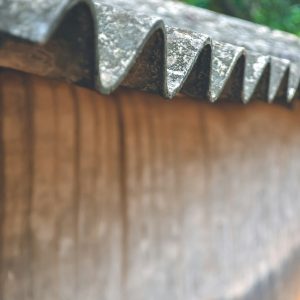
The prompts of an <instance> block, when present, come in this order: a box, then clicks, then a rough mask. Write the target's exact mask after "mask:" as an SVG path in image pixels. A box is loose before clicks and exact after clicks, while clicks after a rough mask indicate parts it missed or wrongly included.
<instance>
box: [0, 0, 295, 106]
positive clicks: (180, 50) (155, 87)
mask: <svg viewBox="0 0 300 300" xmlns="http://www.w3.org/2000/svg"><path fill="white" fill-rule="evenodd" d="M79 2H83V3H85V4H87V5H86V6H87V7H88V9H89V10H90V13H86V14H85V15H84V14H82V10H79V9H77V10H76V9H73V10H72V11H71V12H70V14H73V15H76V14H78V18H79V15H80V14H81V18H82V19H85V20H86V24H88V26H89V28H88V26H87V28H86V29H85V31H84V30H83V29H82V28H83V27H84V25H81V27H80V28H77V29H76V30H78V31H79V33H78V36H77V38H76V39H73V40H72V39H71V38H70V35H71V34H70V33H69V32H68V30H65V31H66V32H65V33H64V34H65V35H64V39H61V40H59V39H55V36H56V35H55V33H54V31H55V29H56V28H58V27H59V24H60V22H62V20H63V19H67V21H65V22H64V24H63V25H62V26H64V27H68V18H70V19H71V17H70V14H68V13H67V12H68V11H69V10H71V8H72V7H74V6H76V5H77V4H78V3H79ZM141 13H142V14H141ZM65 15H67V16H65ZM73 18H76V16H75V17H74V16H73ZM83 23H84V21H83ZM70 27H71V26H70ZM60 30H61V31H64V30H62V29H60ZM70 30H71V29H70ZM74 30H75V29H74ZM0 31H2V32H3V33H8V34H9V35H5V34H3V35H2V38H1V40H0V41H1V48H0V65H2V66H5V67H11V68H16V69H21V70H23V71H27V72H32V73H36V74H39V75H43V76H45V75H46V76H49V77H55V78H63V79H67V80H69V81H72V82H78V83H81V84H83V85H87V86H90V87H93V88H96V89H98V90H99V91H100V92H102V93H106V94H107V93H110V92H111V91H113V90H115V89H116V88H117V87H118V86H119V85H125V86H129V87H134V88H137V89H141V90H146V91H150V92H157V93H160V94H163V95H164V96H166V97H168V98H171V97H173V96H174V95H175V94H176V93H178V92H184V93H187V94H191V95H193V96H196V97H200V98H204V97H207V98H209V99H210V100H211V101H213V102H214V101H216V100H218V99H222V98H223V99H227V98H231V97H232V96H235V98H236V97H237V98H240V99H241V100H242V101H243V102H245V103H246V102H248V101H249V100H251V99H253V98H260V99H264V100H266V101H269V102H273V101H283V100H287V101H288V102H290V101H291V100H293V99H294V98H296V97H297V96H298V92H299V81H300V40H299V38H297V37H295V36H293V35H291V34H288V33H283V32H280V31H274V30H273V31H272V30H270V29H269V28H267V27H264V26H260V25H256V24H252V23H249V22H246V21H242V20H238V19H235V18H231V17H227V16H223V15H220V14H216V13H213V12H210V11H207V10H203V9H198V8H194V7H191V6H187V5H185V4H182V3H179V2H173V1H162V0H145V1H144V0H131V1H127V0H126V1H125V0H110V1H108V0H86V1H79V0H63V1H61V0H51V1H50V0H33V1H29V0H2V1H0ZM92 31H94V32H93V34H94V36H95V37H96V39H95V40H96V42H95V53H94V55H95V60H94V61H93V62H89V63H88V64H87V63H84V61H86V60H87V58H86V59H83V58H84V57H85V56H86V51H85V49H86V48H87V47H86V48H84V46H82V45H84V44H85V43H86V44H89V47H88V48H92V47H93V46H92V40H93V38H92V35H91V32H92ZM159 32H160V33H159ZM158 35H161V37H158ZM11 36H14V37H18V38H22V39H23V40H22V41H21V40H20V39H17V40H15V39H13V41H12V38H11ZM62 36H63V34H62ZM153 36H156V38H153ZM151 38H152V40H151ZM153 39H154V40H155V41H156V42H153ZM24 40H29V41H33V42H35V43H36V42H37V43H44V44H45V45H43V46H40V45H38V46H37V45H36V46H34V45H32V44H30V47H31V48H30V47H29V46H28V43H27V42H26V41H24ZM62 40H63V42H62ZM49 41H50V42H49ZM51 41H52V44H51ZM149 41H152V42H149ZM68 42H70V45H73V44H74V42H78V43H79V44H80V46H81V47H80V46H79V47H77V48H78V50H77V56H76V55H74V54H73V49H75V48H76V47H74V46H72V47H71V46H69V47H68V46H65V45H63V46H62V44H66V43H68ZM49 43H50V44H51V45H52V47H49ZM16 44H18V46H19V47H20V45H21V48H22V47H24V45H25V46H26V47H27V48H28V49H31V50H28V51H21V53H20V51H19V52H18V51H17V49H19V47H17V46H16ZM53 44H54V46H53ZM207 45H209V46H207ZM205 46H206V47H205ZM26 47H25V48H26ZM36 48H39V51H41V50H40V48H42V51H44V52H45V53H46V54H45V55H46V57H47V56H51V57H52V61H51V62H50V64H49V61H47V60H45V59H44V57H42V58H41V57H39V56H37V55H32V56H30V55H28V53H31V52H33V53H36V52H37V51H36ZM209 48H210V49H209ZM203 49H205V51H204V50H203ZM208 49H209V50H208ZM55 50H56V51H55ZM16 51H17V53H15V52H16ZM63 51H65V52H67V55H66V54H65V55H66V56H68V57H69V59H66V60H64V65H66V64H67V62H69V64H72V63H73V65H74V62H76V63H75V64H77V61H81V63H78V65H76V67H74V66H73V67H72V68H71V67H69V68H66V67H65V66H62V63H61V59H60V57H61V56H62V55H63V54H61V53H62V52H63ZM24 52H26V55H25V54H24ZM53 53H54V54H53ZM90 57H91V55H90ZM1 58H2V59H1ZM16 60H17V61H16ZM82 61H83V62H82ZM47 62H48V65H47ZM141 62H142V63H141ZM41 64H42V65H41ZM45 65H46V66H47V67H45ZM132 68H133V69H134V71H133V72H130V70H132ZM143 68H144V69H143ZM66 69H67V71H66ZM45 70H46V71H45ZM128 73H129V75H128ZM128 77H129V78H128Z"/></svg>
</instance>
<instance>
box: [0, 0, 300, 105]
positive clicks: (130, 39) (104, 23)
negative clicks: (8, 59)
mask: <svg viewBox="0 0 300 300" xmlns="http://www.w3.org/2000/svg"><path fill="white" fill-rule="evenodd" d="M12 2H13V1H12ZM78 3H86V4H88V6H89V8H90V10H91V12H92V16H93V19H94V20H93V22H94V26H95V40H96V45H95V46H96V70H97V73H96V74H95V77H96V82H97V84H96V89H97V90H98V91H100V92H101V93H104V94H109V93H111V92H112V91H114V90H115V89H116V88H117V87H118V86H119V85H126V86H130V87H134V88H138V89H141V90H145V91H149V92H158V93H160V94H162V95H163V96H165V97H167V98H172V97H174V96H175V95H176V93H178V92H180V91H183V92H185V93H189V90H188V89H187V88H186V87H187V84H186V83H187V81H189V80H190V77H191V74H193V73H195V72H196V71H197V72H200V73H201V70H198V69H199V68H201V64H200V65H199V57H200V56H201V54H203V55H206V56H207V57H206V59H207V61H208V64H209V65H210V68H209V69H208V70H206V72H207V71H208V72H209V76H208V77H207V78H208V79H209V82H208V83H203V84H202V85H201V84H200V85H199V86H200V87H201V86H205V85H206V84H208V85H209V89H208V93H207V94H206V97H207V98H208V99H209V100H210V101H211V102H215V101H217V100H218V99H220V98H222V97H223V96H224V95H222V94H223V93H224V89H225V88H227V85H228V84H231V83H232V80H233V78H232V76H234V70H235V69H236V68H237V67H238V64H239V62H240V61H241V59H242V60H245V61H246V63H245V66H242V68H243V70H242V72H241V74H243V78H240V80H241V81H242V90H241V91H240V92H241V100H242V101H243V102H244V103H247V102H248V101H250V100H251V99H253V98H254V96H255V92H256V89H257V87H258V86H259V85H260V84H261V79H262V77H263V76H268V75H265V73H266V70H267V68H268V67H271V76H268V77H269V78H268V80H267V81H266V83H263V84H264V85H267V86H261V87H260V88H261V89H265V90H267V91H269V93H268V99H266V100H268V101H269V102H272V101H274V99H276V97H277V96H278V94H279V93H281V92H282V91H280V89H281V87H282V85H283V84H284V80H286V81H287V85H288V86H287V88H286V91H285V92H284V95H280V97H281V98H282V97H283V98H284V101H288V102H290V101H291V100H293V98H295V97H296V95H297V90H298V89H299V81H300V75H299V74H298V73H299V72H298V69H297V66H296V63H290V62H287V60H283V59H279V58H270V59H269V58H268V57H267V56H266V55H260V54H255V55H256V64H257V68H256V70H255V66H254V65H251V59H250V58H253V53H251V52H250V51H248V50H245V49H244V48H242V47H237V46H233V45H230V44H224V43H220V42H217V41H212V40H211V39H210V37H208V36H206V35H201V34H200V33H196V32H193V31H187V30H181V29H178V28H173V27H167V29H166V28H165V26H164V21H163V20H161V19H160V18H157V17H149V16H146V15H140V14H133V13H132V12H126V11H124V10H123V9H121V8H119V7H115V6H112V5H107V4H104V3H102V2H101V1H98V0H93V1H92V0H85V1H77V0H68V1H64V2H63V5H60V6H59V9H60V11H57V7H56V8H55V10H54V12H55V13H54V14H53V15H51V17H52V18H49V19H48V22H49V23H47V26H48V27H47V28H46V29H45V28H44V29H43V30H42V31H41V32H42V34H41V33H38V34H36V33H35V32H30V30H33V29H32V28H34V26H32V25H31V26H29V27H27V30H28V31H27V34H25V33H26V32H25V33H24V32H21V33H18V31H14V30H13V24H14V23H13V22H14V21H13V20H12V21H11V22H12V23H11V28H12V29H8V28H6V27H5V26H4V27H3V24H2V23H1V19H0V29H2V31H4V32H6V33H9V34H11V35H14V36H15V37H19V38H22V39H24V38H25V39H28V40H31V41H34V42H39V43H44V42H45V41H47V40H49V39H50V38H51V35H52V33H53V31H54V29H55V28H57V27H58V23H59V22H60V21H61V20H62V19H63V16H64V15H65V14H66V13H67V12H68V11H70V10H71V8H73V7H74V6H75V5H76V4H78ZM34 13H35V12H34ZM36 13H37V14H38V12H36ZM49 14H50V13H49ZM44 24H46V23H44ZM6 25H7V24H6ZM18 26H19V27H20V28H21V27H22V24H21V23H20V24H18ZM117 29H119V30H117ZM158 32H161V34H162V40H163V44H162V45H159V47H160V48H161V49H157V47H158V46H157V45H151V44H149V40H151V39H152V38H153V36H155V35H157V33H158ZM82 38H84V37H82ZM208 45H210V47H211V53H209V52H207V51H206V52H205V51H204V49H205V47H206V46H208ZM147 47H153V49H152V48H150V49H145V48H147ZM155 47H156V52H157V53H158V52H161V53H162V54H161V55H162V57H163V60H162V63H163V66H162V68H158V67H157V72H162V77H161V76H156V77H155V76H154V75H153V74H152V77H155V78H154V79H153V78H150V77H149V76H148V77H147V74H145V78H144V82H142V81H143V78H137V76H136V77H134V76H132V69H136V70H137V69H139V70H138V73H136V74H142V72H141V69H142V68H143V65H139V66H138V68H137V67H136V65H137V63H138V61H143V63H144V64H145V66H146V65H147V64H148V65H151V63H152V62H151V61H148V62H147V61H146V60H145V59H148V57H150V56H151V55H150V54H151V51H152V50H153V52H154V48H155ZM180 47H181V48H180ZM146 50H147V51H146ZM110 52H112V54H110ZM187 52H188V53H187ZM145 53H147V55H148V56H147V57H146V58H145V57H144V59H141V57H142V56H145ZM204 59H205V58H204ZM260 60H261V62H260ZM249 61H250V63H249ZM289 64H291V68H289ZM251 66H252V69H253V72H254V71H256V72H257V74H253V73H251V72H252V70H251ZM11 67H14V66H11ZM145 69H146V67H145ZM149 69H151V70H152V72H153V71H156V70H155V68H149ZM136 70H135V72H137V71H136ZM278 70H281V71H282V72H278ZM144 73H145V72H144ZM127 77H130V80H129V81H130V83H128V80H127ZM135 78H136V80H139V82H138V83H137V84H135V82H134V80H135ZM150 79H151V80H152V81H154V80H156V81H157V80H158V79H160V80H162V81H163V82H162V88H160V87H159V86H160V85H159V83H156V84H154V83H152V84H151V86H150V85H149V84H147V80H150ZM202 79H203V77H202ZM297 82H298V83H297ZM156 87H157V89H156ZM158 87H159V88H158ZM193 94H199V95H201V94H202V92H201V91H198V92H195V91H193Z"/></svg>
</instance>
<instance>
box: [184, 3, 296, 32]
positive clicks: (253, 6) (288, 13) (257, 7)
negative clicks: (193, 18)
mask: <svg viewBox="0 0 300 300" xmlns="http://www.w3.org/2000/svg"><path fill="white" fill-rule="evenodd" d="M183 1H185V2H187V3H189V4H192V5H196V6H199V7H204V8H208V9H211V10H215V11H218V12H222V13H225V14H228V15H231V16H235V17H238V18H242V19H246V20H249V21H253V22H256V23H260V24H265V25H267V26H270V27H272V28H275V29H281V30H284V31H288V32H291V33H294V34H297V35H299V36H300V0H183Z"/></svg>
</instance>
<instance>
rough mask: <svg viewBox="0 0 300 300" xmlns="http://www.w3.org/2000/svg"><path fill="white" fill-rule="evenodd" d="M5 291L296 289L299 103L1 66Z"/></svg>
mask: <svg viewBox="0 0 300 300" xmlns="http://www.w3.org/2000/svg"><path fill="white" fill-rule="evenodd" d="M0 77H1V79H0V91H1V93H0V95H1V97H0V113H1V117H0V154H1V155H0V216H1V218H0V276H1V277H0V278H1V280H0V299H1V300H27V299H28V300H29V299H30V300H47V299H49V300H53V299H62V300H68V299H70V300H71V299H72V300H74V299H78V300H82V299H88V300H96V299H103V300H108V299H110V300H119V299H126V300H140V299H145V300H150V299H151V300H152V299H166V300H169V299H170V300H174V299H178V300H182V299H189V300H193V299H197V300H198V299H204V300H219V299H228V300H233V299H243V300H245V299H247V300H248V299H251V300H257V299H260V300H298V299H299V296H300V290H299V287H300V282H299V278H300V271H299V267H300V254H299V253H300V249H299V247H300V244H299V243H300V219H299V215H300V202H299V199H300V189H299V174H300V160H299V149H300V117H299V116H300V110H299V108H298V107H296V108H295V109H294V110H288V109H286V108H284V107H279V106H270V105H268V104H264V103H252V104H249V105H247V106H243V105H238V104H223V105H222V104H220V105H217V106H214V105H211V104H204V103H199V102H196V101H192V100H191V99H188V98H186V97H181V98H176V99H174V101H173V102H167V101H165V100H164V99H162V98H160V97H158V96H153V95H149V94H146V93H140V92H135V91H129V90H125V89H121V90H119V91H118V92H117V93H114V94H113V95H111V96H101V95H98V94H97V93H95V92H91V91H89V90H86V89H82V88H76V87H74V86H72V85H66V84H62V83H58V82H54V81H46V80H44V79H40V78H36V77H31V76H25V75H22V74H18V73H13V72H7V71H5V72H2V73H1V75H0Z"/></svg>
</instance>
